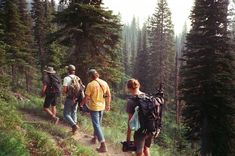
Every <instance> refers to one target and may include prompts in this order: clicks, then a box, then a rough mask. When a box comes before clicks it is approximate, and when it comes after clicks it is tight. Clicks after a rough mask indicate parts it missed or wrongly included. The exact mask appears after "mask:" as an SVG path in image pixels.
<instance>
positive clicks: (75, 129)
mask: <svg viewBox="0 0 235 156" xmlns="http://www.w3.org/2000/svg"><path fill="white" fill-rule="evenodd" d="M77 129H78V126H77V125H73V126H72V132H73V134H75V132H76V131H77Z"/></svg>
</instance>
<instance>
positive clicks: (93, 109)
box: [81, 69, 111, 153]
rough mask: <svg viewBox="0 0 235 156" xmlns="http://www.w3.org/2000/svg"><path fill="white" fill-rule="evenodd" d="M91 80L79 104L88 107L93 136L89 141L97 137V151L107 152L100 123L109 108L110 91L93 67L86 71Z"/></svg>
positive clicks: (93, 140)
mask: <svg viewBox="0 0 235 156" xmlns="http://www.w3.org/2000/svg"><path fill="white" fill-rule="evenodd" d="M88 75H89V78H90V79H91V82H90V83H89V84H88V85H87V88H86V91H85V98H84V99H83V101H82V103H81V105H83V104H86V105H85V106H86V107H87V108H88V109H89V112H90V116H91V120H92V125H93V129H94V137H93V138H92V139H91V143H93V144H95V143H96V141H97V139H98V141H99V142H100V147H99V148H97V149H96V150H97V151H98V152H101V153H102V152H107V147H106V144H105V138H104V134H103V131H102V129H101V123H102V118H103V112H104V110H106V111H109V110H110V101H111V93H110V89H109V86H108V84H107V82H105V81H104V80H102V79H100V78H99V73H98V72H97V71H96V70H95V69H90V70H89V72H88Z"/></svg>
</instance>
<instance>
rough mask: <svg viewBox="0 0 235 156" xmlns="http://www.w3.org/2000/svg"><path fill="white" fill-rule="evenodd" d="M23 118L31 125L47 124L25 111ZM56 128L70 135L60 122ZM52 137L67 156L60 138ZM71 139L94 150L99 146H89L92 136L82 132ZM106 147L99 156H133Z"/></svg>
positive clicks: (64, 125)
mask: <svg viewBox="0 0 235 156" xmlns="http://www.w3.org/2000/svg"><path fill="white" fill-rule="evenodd" d="M23 116H24V119H25V120H26V122H33V123H35V122H36V123H40V122H42V123H43V122H44V123H45V122H48V121H47V120H45V119H44V118H42V117H40V116H36V115H34V114H30V113H28V112H25V111H23ZM57 126H58V128H64V129H66V130H68V133H71V132H70V131H71V130H70V128H69V127H68V126H66V124H64V123H63V122H60V123H59V124H58V125H57ZM52 137H53V138H54V139H55V141H56V142H57V145H58V146H59V147H60V148H61V149H62V150H63V151H64V155H66V156H69V155H70V152H69V151H68V150H67V149H66V147H64V146H63V145H61V144H60V142H61V140H60V139H61V138H58V137H57V136H52ZM73 138H74V139H75V140H77V141H78V142H79V143H80V144H81V145H83V146H87V147H91V148H92V149H94V150H95V149H96V148H97V147H98V146H99V144H96V145H92V144H90V140H91V138H92V136H91V135H89V134H86V133H85V132H83V131H79V130H78V132H77V133H76V134H75V135H73ZM107 146H108V152H107V153H99V155H100V156H133V155H132V154H131V153H124V152H122V151H121V149H120V148H119V147H118V148H117V147H115V146H114V145H113V144H112V143H110V142H107Z"/></svg>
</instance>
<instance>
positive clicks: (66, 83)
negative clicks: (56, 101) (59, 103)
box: [63, 77, 70, 95]
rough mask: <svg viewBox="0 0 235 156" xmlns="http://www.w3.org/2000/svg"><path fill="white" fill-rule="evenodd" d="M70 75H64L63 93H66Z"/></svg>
mask: <svg viewBox="0 0 235 156" xmlns="http://www.w3.org/2000/svg"><path fill="white" fill-rule="evenodd" d="M69 80H70V77H65V78H64V81H63V94H64V95H66V94H67V92H68V85H69Z"/></svg>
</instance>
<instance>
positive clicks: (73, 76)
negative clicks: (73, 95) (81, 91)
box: [63, 74, 76, 87]
mask: <svg viewBox="0 0 235 156" xmlns="http://www.w3.org/2000/svg"><path fill="white" fill-rule="evenodd" d="M71 77H72V78H75V77H76V75H74V74H72V75H69V76H66V77H65V78H64V82H63V86H65V87H67V86H69V85H70V84H71V83H72V79H71Z"/></svg>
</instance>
